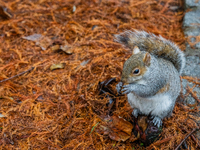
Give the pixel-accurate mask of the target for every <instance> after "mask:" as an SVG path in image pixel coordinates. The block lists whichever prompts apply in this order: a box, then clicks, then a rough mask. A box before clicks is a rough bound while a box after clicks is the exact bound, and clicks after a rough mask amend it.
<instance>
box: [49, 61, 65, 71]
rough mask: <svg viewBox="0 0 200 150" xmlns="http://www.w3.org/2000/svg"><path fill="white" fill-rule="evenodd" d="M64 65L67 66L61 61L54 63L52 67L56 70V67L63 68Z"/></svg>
mask: <svg viewBox="0 0 200 150" xmlns="http://www.w3.org/2000/svg"><path fill="white" fill-rule="evenodd" d="M64 67H65V64H64V63H59V64H53V65H51V67H50V69H51V70H55V69H62V68H64Z"/></svg>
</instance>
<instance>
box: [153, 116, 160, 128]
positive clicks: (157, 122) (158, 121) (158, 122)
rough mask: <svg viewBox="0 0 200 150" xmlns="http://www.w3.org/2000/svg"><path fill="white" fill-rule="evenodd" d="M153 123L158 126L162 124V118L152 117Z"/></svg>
mask: <svg viewBox="0 0 200 150" xmlns="http://www.w3.org/2000/svg"><path fill="white" fill-rule="evenodd" d="M152 118H153V117H152ZM153 124H154V125H155V126H157V127H158V128H159V127H161V126H162V119H161V118H159V117H154V118H153Z"/></svg>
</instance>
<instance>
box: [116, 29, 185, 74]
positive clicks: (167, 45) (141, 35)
mask: <svg viewBox="0 0 200 150" xmlns="http://www.w3.org/2000/svg"><path fill="white" fill-rule="evenodd" d="M115 41H116V42H119V43H121V44H123V45H124V46H125V47H127V48H130V49H133V48H134V47H135V46H138V47H139V49H140V50H141V51H146V52H149V53H150V54H152V55H154V56H157V57H161V58H164V59H166V60H169V61H170V62H172V63H173V64H174V66H175V68H176V69H177V70H178V72H179V73H180V74H181V73H182V70H183V68H184V66H185V57H184V53H183V52H182V51H181V50H180V49H179V47H178V46H176V45H175V44H174V43H173V42H171V41H169V40H166V39H164V38H163V37H162V36H156V35H154V34H152V33H147V32H145V31H137V30H134V31H125V32H123V33H121V34H117V35H115Z"/></svg>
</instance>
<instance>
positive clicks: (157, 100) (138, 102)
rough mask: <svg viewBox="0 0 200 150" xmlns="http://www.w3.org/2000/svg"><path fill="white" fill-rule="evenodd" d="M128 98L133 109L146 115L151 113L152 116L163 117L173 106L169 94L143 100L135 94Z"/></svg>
mask: <svg viewBox="0 0 200 150" xmlns="http://www.w3.org/2000/svg"><path fill="white" fill-rule="evenodd" d="M127 97H128V102H129V104H130V105H131V107H132V108H137V109H139V110H140V112H141V113H143V114H145V115H149V114H150V113H151V115H155V116H158V117H161V116H160V115H161V114H162V112H164V111H168V110H170V109H169V108H170V107H171V105H172V100H171V99H170V97H169V96H168V95H167V94H165V95H163V93H162V95H160V94H157V95H155V96H152V97H150V98H142V97H139V96H137V95H135V94H133V93H129V94H128V95H127ZM161 118H162V117H161Z"/></svg>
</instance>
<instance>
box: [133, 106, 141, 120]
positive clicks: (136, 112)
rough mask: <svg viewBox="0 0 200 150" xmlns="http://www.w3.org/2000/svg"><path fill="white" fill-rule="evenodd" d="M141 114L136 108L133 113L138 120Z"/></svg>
mask: <svg viewBox="0 0 200 150" xmlns="http://www.w3.org/2000/svg"><path fill="white" fill-rule="evenodd" d="M139 113H140V111H139V109H137V108H134V110H133V111H132V115H133V116H134V117H135V118H137V117H138V114H139Z"/></svg>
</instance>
